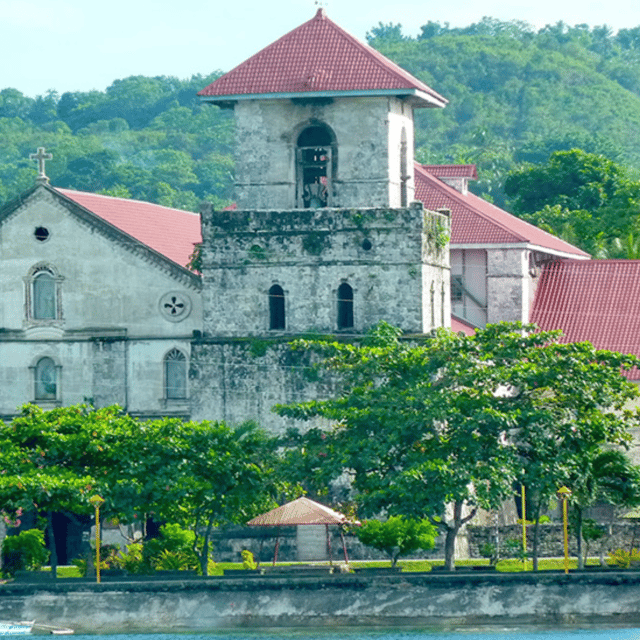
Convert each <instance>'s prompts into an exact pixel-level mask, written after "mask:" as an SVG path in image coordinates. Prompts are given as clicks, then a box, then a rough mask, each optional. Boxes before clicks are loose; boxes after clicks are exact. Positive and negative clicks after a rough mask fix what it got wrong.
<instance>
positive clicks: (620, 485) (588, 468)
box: [569, 447, 640, 569]
mask: <svg viewBox="0 0 640 640" xmlns="http://www.w3.org/2000/svg"><path fill="white" fill-rule="evenodd" d="M580 455H581V457H582V460H583V462H582V464H581V465H579V466H578V467H577V468H576V470H575V471H574V473H573V474H572V476H571V477H570V478H569V484H570V486H571V491H572V496H571V504H572V511H573V513H574V516H575V517H574V522H575V538H576V543H577V548H578V568H579V569H582V568H584V563H585V561H586V549H585V553H584V554H583V553H582V541H583V538H584V539H586V536H584V535H583V528H584V523H585V518H584V511H585V509H587V508H588V507H590V506H593V505H594V504H595V503H596V502H598V501H603V502H607V503H609V504H610V505H615V506H619V507H627V508H630V507H636V506H638V505H639V504H640V468H639V467H638V466H636V465H633V464H632V463H631V462H630V460H629V459H628V458H627V456H626V455H625V454H624V453H623V452H622V451H620V450H619V449H602V448H600V447H593V448H592V449H587V450H583V451H581V452H580Z"/></svg>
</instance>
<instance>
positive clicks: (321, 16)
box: [198, 9, 448, 107]
mask: <svg viewBox="0 0 640 640" xmlns="http://www.w3.org/2000/svg"><path fill="white" fill-rule="evenodd" d="M320 22H321V23H322V26H316V25H318V23H320ZM324 40H326V41H327V42H328V43H330V44H331V42H332V41H333V43H334V44H338V43H340V48H342V47H344V49H345V51H347V52H349V51H351V52H352V54H351V56H352V58H356V61H357V62H358V64H356V65H353V64H351V65H349V64H346V65H345V64H344V62H345V60H346V62H347V63H348V62H349V61H350V59H349V58H348V57H347V58H346V59H342V60H340V61H338V60H336V59H334V58H335V56H334V55H333V54H332V51H331V50H329V49H327V48H326V47H324V48H323V47H322V45H323V42H324ZM332 48H334V47H332ZM283 60H285V63H283V62H282V61H283ZM322 62H325V63H326V64H325V68H322V67H320V64H321V63H322ZM275 65H277V66H275ZM367 68H368V69H369V70H370V71H371V72H372V74H373V76H374V78H375V79H374V80H373V81H372V80H371V78H370V77H368V76H367V74H364V75H363V69H365V70H367ZM345 69H346V70H347V71H348V73H346V76H345ZM292 70H293V75H291V73H292ZM316 71H325V72H330V73H328V74H327V75H328V77H329V78H331V79H328V78H326V77H323V78H320V77H319V78H315V75H314V74H315V72H316ZM317 75H318V76H320V74H317ZM369 75H371V74H369ZM305 76H307V77H306V78H305ZM247 78H249V80H250V81H249V83H248V84H247ZM345 79H346V80H347V82H346V84H345ZM305 80H306V81H313V84H316V85H317V86H316V87H315V88H314V87H313V85H311V86H310V84H305ZM350 84H351V85H352V86H349V85H350ZM243 85H244V86H243ZM332 86H333V88H332ZM334 91H335V92H339V93H349V92H350V91H355V92H356V93H360V92H365V93H367V92H370V91H389V92H393V91H398V92H400V93H402V94H404V92H411V93H415V94H418V95H415V96H414V97H416V98H417V99H419V101H420V102H423V103H425V104H424V105H421V106H426V105H431V106H440V107H442V106H444V105H445V104H447V102H448V101H447V99H446V98H444V97H443V96H441V95H440V94H439V93H437V92H436V91H434V90H433V89H432V88H431V87H429V86H428V85H427V84H426V83H424V82H423V81H422V80H419V79H418V78H416V77H415V76H413V75H412V74H411V73H409V72H408V71H407V70H406V69H403V68H402V67H400V66H399V65H397V64H396V63H395V62H393V61H392V60H389V59H388V58H387V57H386V56H384V55H383V54H382V53H380V52H379V51H376V50H375V49H374V48H373V47H371V46H370V45H368V44H367V43H364V42H362V41H361V40H359V39H358V38H356V37H355V36H354V35H352V34H351V33H349V32H348V31H346V30H345V29H343V28H342V27H341V26H339V25H338V24H337V23H335V22H334V21H333V20H331V19H330V18H328V17H327V15H326V13H325V12H324V10H321V9H320V10H318V11H317V12H316V14H315V16H314V17H313V18H311V19H310V20H307V21H306V22H303V23H302V24H301V25H299V26H298V27H296V28H294V29H292V30H290V31H288V32H287V33H285V34H284V35H282V36H280V37H279V38H278V39H277V40H275V41H274V42H272V43H270V44H268V45H267V46H266V47H263V48H262V49H260V50H259V51H257V52H256V53H254V54H253V55H252V56H250V57H249V58H247V59H246V60H244V61H243V62H241V63H240V64H238V65H237V66H235V67H234V68H233V69H231V70H230V71H228V72H227V73H225V74H223V75H222V76H220V78H217V79H216V80H214V81H213V82H212V83H211V84H209V85H208V86H207V87H205V88H204V89H202V90H201V91H199V92H198V95H199V96H201V97H202V98H204V99H205V100H206V99H207V98H210V99H212V101H216V100H217V99H221V98H224V97H225V96H247V95H265V96H266V95H272V96H277V95H278V94H280V93H283V94H286V95H288V94H290V93H314V92H320V93H322V92H334Z"/></svg>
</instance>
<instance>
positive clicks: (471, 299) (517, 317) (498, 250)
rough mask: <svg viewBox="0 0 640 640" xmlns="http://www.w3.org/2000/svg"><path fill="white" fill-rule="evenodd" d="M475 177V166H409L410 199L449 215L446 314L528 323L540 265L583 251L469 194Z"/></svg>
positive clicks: (481, 321) (481, 322) (474, 321)
mask: <svg viewBox="0 0 640 640" xmlns="http://www.w3.org/2000/svg"><path fill="white" fill-rule="evenodd" d="M475 178H477V172H476V168H475V165H429V166H422V165H418V164H416V167H415V197H416V199H417V200H420V201H421V202H422V203H423V204H424V206H425V208H427V209H430V210H432V211H438V210H447V211H449V212H450V215H451V240H450V260H451V308H452V313H453V314H454V315H455V316H458V318H460V319H463V320H465V321H466V322H467V323H469V324H471V325H472V326H476V327H482V326H485V325H486V324H489V323H494V322H500V321H520V322H528V320H529V309H530V304H531V302H532V300H533V295H534V292H535V288H536V285H537V280H538V274H539V270H540V265H542V264H544V263H545V262H547V261H549V260H557V259H558V258H574V259H577V260H587V259H588V258H589V255H588V254H587V253H585V252H584V251H582V250H581V249H578V248H577V247H574V246H573V245H571V244H569V243H568V242H565V241H564V240H561V239H560V238H557V237H556V236H553V235H551V234H550V233H547V232H546V231H542V230H541V229H538V228H537V227H535V226H533V225H531V224H529V223H528V222H525V221H524V220H521V219H520V218H517V217H516V216H513V215H511V214H510V213H507V212H506V211H504V210H503V209H500V208H499V207H496V206H495V205H493V204H491V203H490V202H487V201H486V200H484V199H483V198H480V197H478V196H476V195H474V194H473V193H471V192H470V191H469V190H468V189H467V183H468V181H469V180H470V179H475Z"/></svg>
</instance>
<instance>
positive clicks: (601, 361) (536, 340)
mask: <svg viewBox="0 0 640 640" xmlns="http://www.w3.org/2000/svg"><path fill="white" fill-rule="evenodd" d="M533 329H534V327H530V326H522V325H519V324H500V325H493V326H489V327H487V328H485V329H482V330H478V331H477V332H476V334H475V335H474V336H470V337H469V336H461V335H456V334H452V333H451V332H450V331H446V330H441V331H439V332H438V333H437V335H436V336H435V337H434V338H431V339H427V340H425V341H420V342H418V341H408V340H402V339H401V338H400V333H399V331H398V330H394V329H393V328H391V327H389V326H388V325H385V324H384V323H383V324H381V325H378V327H376V328H375V330H374V331H373V332H372V333H371V335H370V336H369V337H368V338H367V339H366V340H364V341H363V342H362V343H360V344H338V343H326V342H324V343H323V342H318V341H312V342H310V341H297V342H296V343H295V345H294V348H302V349H315V350H318V351H319V353H320V354H321V355H322V358H323V359H322V361H321V363H320V366H321V367H322V368H323V369H326V370H328V372H330V373H331V374H332V375H336V376H339V378H340V380H341V382H342V384H343V387H342V391H341V392H340V393H339V394H338V395H336V396H335V397H333V398H331V399H329V400H325V401H312V402H307V403H299V404H294V405H287V406H279V407H276V411H277V412H278V413H280V414H281V415H287V416H291V417H294V418H298V419H310V418H314V417H317V416H321V417H324V418H328V419H329V420H332V421H333V422H334V424H335V426H334V427H333V428H332V429H331V430H330V431H329V432H328V433H327V434H326V437H325V438H324V440H323V439H322V438H319V437H318V433H317V431H314V430H311V431H310V432H308V435H306V436H302V444H303V445H304V446H303V447H301V448H300V449H299V453H298V454H299V457H300V458H302V459H306V461H307V468H308V470H310V471H311V472H312V473H315V476H316V478H317V479H322V480H324V481H325V482H328V481H330V479H332V478H336V477H338V475H339V474H340V473H343V472H345V471H346V472H347V474H348V475H349V477H350V478H351V479H352V485H353V491H354V493H355V500H356V502H357V503H358V505H359V512H361V513H362V514H364V515H374V514H377V513H386V514H389V515H404V516H407V517H412V518H418V519H423V518H426V517H436V516H437V517H438V518H439V521H437V524H438V526H439V527H441V528H442V529H443V530H444V531H445V533H446V539H445V561H446V566H447V567H448V568H449V569H452V568H453V567H454V543H455V538H456V536H457V534H458V532H459V530H460V528H461V527H462V526H463V525H464V524H465V523H466V522H468V521H469V520H471V518H473V516H474V515H475V513H476V511H477V509H478V508H480V507H481V508H484V509H496V508H499V507H500V506H501V504H502V502H503V500H505V499H506V498H507V497H509V496H510V495H511V488H512V486H513V483H514V481H516V480H517V481H520V482H525V484H527V486H528V487H530V488H531V490H532V492H533V493H536V494H537V496H538V501H539V502H538V504H542V503H544V500H547V501H548V499H549V498H550V496H551V495H553V493H555V491H556V490H557V488H558V487H559V486H561V485H562V484H565V483H567V482H568V481H569V478H570V473H571V472H572V471H574V470H575V469H576V468H577V467H578V466H579V464H580V463H581V459H580V455H579V454H580V451H582V450H583V449H584V448H585V447H586V446H594V445H596V444H602V445H604V444H605V443H607V444H609V443H611V444H624V442H625V438H626V428H627V427H629V426H632V425H635V424H636V423H637V420H636V418H635V416H634V415H632V414H631V413H624V412H623V413H619V414H618V413H616V411H618V410H620V409H621V408H622V406H623V404H624V403H625V402H626V401H628V400H630V399H632V398H634V397H635V396H636V395H637V393H638V392H637V389H636V387H635V385H633V384H632V383H630V382H629V381H628V380H626V379H625V378H624V377H623V376H621V375H620V368H621V367H630V366H634V363H635V362H636V359H635V358H634V357H632V356H621V355H619V354H611V353H609V352H603V351H596V350H595V349H594V348H593V347H591V346H590V345H588V344H580V345H573V344H569V345H567V344H561V343H559V338H560V335H559V333H558V332H540V333H536V332H533ZM307 443H309V446H308V447H307V446H306V444H307ZM320 453H322V454H323V455H322V456H319V454H320ZM310 457H313V459H310ZM323 468H324V469H325V470H326V471H325V472H324V473H323V471H322V469H323Z"/></svg>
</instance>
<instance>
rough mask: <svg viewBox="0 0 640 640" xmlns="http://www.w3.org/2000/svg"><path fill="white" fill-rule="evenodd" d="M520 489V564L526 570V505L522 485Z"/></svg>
mask: <svg viewBox="0 0 640 640" xmlns="http://www.w3.org/2000/svg"><path fill="white" fill-rule="evenodd" d="M520 487H521V489H522V551H523V552H524V553H523V554H522V562H523V563H524V570H525V571H526V570H527V503H526V496H525V488H524V485H523V484H522V485H520Z"/></svg>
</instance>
